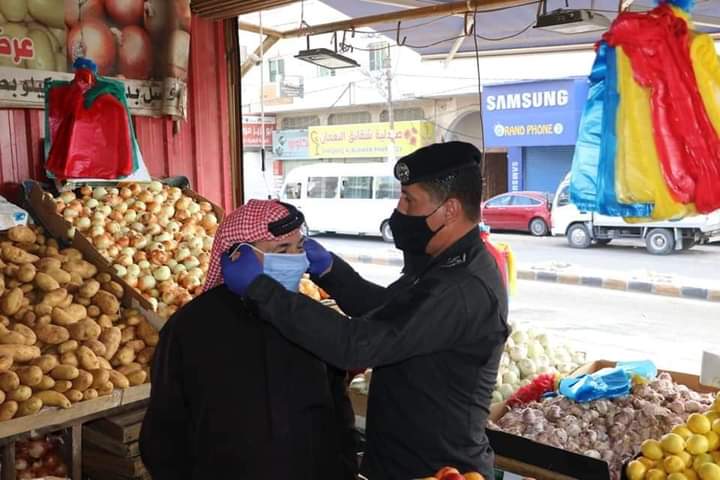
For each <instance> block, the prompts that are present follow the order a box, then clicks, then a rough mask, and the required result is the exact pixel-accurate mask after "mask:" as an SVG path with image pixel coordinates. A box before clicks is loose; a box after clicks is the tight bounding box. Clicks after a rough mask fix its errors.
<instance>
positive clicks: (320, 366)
mask: <svg viewBox="0 0 720 480" xmlns="http://www.w3.org/2000/svg"><path fill="white" fill-rule="evenodd" d="M151 372H152V393H151V396H150V405H149V407H148V410H147V414H146V416H145V420H144V422H143V426H142V432H141V436H140V450H141V454H142V459H143V462H144V463H145V466H146V467H147V469H148V471H149V472H150V473H151V474H152V477H153V479H154V480H207V479H209V478H228V479H238V480H290V479H293V480H339V479H341V480H345V479H350V478H353V474H354V472H355V471H356V470H357V463H356V460H355V443H354V439H355V437H354V435H355V432H354V431H353V429H352V427H353V424H354V416H353V413H352V407H351V405H350V402H349V400H348V397H347V390H346V385H347V384H346V381H345V374H344V372H343V371H340V370H338V369H335V368H332V367H327V366H326V365H325V363H323V362H322V361H320V360H318V359H317V358H316V357H315V356H313V355H312V354H310V353H308V352H307V351H305V350H303V349H301V348H299V347H297V346H295V345H294V344H292V343H290V342H289V341H287V340H286V339H285V338H284V337H282V336H281V335H280V334H279V333H278V332H277V331H276V330H275V329H274V328H273V327H272V326H270V325H268V324H265V323H264V322H261V321H259V320H258V319H257V318H256V317H255V314H254V313H253V311H252V310H251V309H250V308H248V306H247V304H246V303H245V302H242V301H240V300H239V299H238V297H236V296H235V295H233V294H232V293H231V292H230V291H229V290H228V289H227V288H225V286H219V287H216V288H214V289H212V290H210V291H208V292H206V293H204V294H203V295H201V296H199V297H198V298H196V299H194V300H193V301H192V302H190V303H189V304H188V305H186V306H185V307H184V308H182V309H181V310H180V311H178V312H177V313H176V314H175V315H173V316H172V317H171V318H170V320H168V322H167V324H166V325H165V326H164V327H163V329H162V331H161V332H160V342H159V344H158V346H157V349H156V352H155V358H154V361H153V366H152V370H151Z"/></svg>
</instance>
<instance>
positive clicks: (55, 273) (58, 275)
mask: <svg viewBox="0 0 720 480" xmlns="http://www.w3.org/2000/svg"><path fill="white" fill-rule="evenodd" d="M45 273H47V274H48V275H50V276H51V277H52V278H53V279H54V280H55V281H56V282H58V284H60V286H63V285H67V284H68V283H70V281H71V277H70V274H69V273H67V272H66V271H65V270H61V269H59V268H54V269H51V270H48V271H47V272H45Z"/></svg>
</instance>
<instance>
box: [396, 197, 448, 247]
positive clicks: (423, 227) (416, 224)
mask: <svg viewBox="0 0 720 480" xmlns="http://www.w3.org/2000/svg"><path fill="white" fill-rule="evenodd" d="M440 207H442V205H440V206H439V207H437V208H436V209H435V210H433V211H432V213H430V214H429V215H405V214H404V213H400V212H399V211H398V210H397V209H395V211H394V212H393V214H392V215H391V216H390V229H391V230H392V232H393V240H394V241H395V246H396V247H397V248H398V249H399V250H402V251H403V252H406V253H412V254H417V255H425V249H426V248H427V246H428V243H430V240H432V238H433V237H434V236H435V234H436V233H437V232H439V231H440V230H442V229H443V228H445V225H443V226H442V227H440V228H438V229H437V230H432V229H431V228H430V226H429V225H428V224H427V219H428V218H429V217H432V216H433V215H434V214H435V212H437V211H438V210H440Z"/></svg>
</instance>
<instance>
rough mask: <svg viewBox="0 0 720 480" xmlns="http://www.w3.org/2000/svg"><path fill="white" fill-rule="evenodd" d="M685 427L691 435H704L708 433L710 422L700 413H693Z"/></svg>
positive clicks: (710, 426)
mask: <svg viewBox="0 0 720 480" xmlns="http://www.w3.org/2000/svg"><path fill="white" fill-rule="evenodd" d="M687 426H688V428H689V429H690V431H692V432H693V433H699V434H701V435H702V434H704V433H707V432H709V431H710V429H711V428H712V424H711V423H710V420H709V419H708V418H707V417H706V416H705V415H703V414H701V413H693V414H692V415H690V417H689V418H688V421H687Z"/></svg>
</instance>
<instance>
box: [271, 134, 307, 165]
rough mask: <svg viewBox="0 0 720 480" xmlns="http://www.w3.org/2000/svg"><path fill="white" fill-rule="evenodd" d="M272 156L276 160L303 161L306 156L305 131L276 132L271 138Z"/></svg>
mask: <svg viewBox="0 0 720 480" xmlns="http://www.w3.org/2000/svg"><path fill="white" fill-rule="evenodd" d="M272 145H273V155H274V156H275V158H277V159H278V160H304V159H306V158H309V156H308V155H309V154H308V131H307V130H276V131H274V132H273V136H272Z"/></svg>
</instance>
